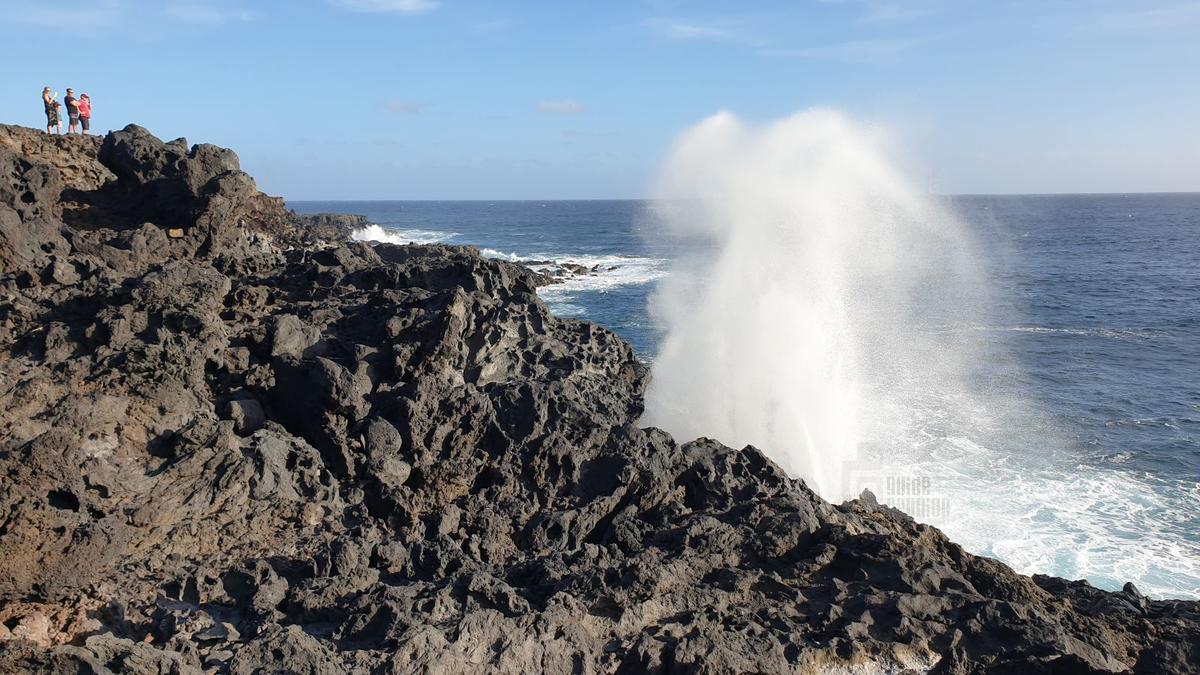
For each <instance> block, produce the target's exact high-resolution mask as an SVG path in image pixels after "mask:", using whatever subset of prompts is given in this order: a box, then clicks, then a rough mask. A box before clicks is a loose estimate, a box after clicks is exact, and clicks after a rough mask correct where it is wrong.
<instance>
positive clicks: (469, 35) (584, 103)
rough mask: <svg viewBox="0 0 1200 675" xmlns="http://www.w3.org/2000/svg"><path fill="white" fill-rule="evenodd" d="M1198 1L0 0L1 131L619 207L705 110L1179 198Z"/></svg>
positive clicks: (920, 161) (1193, 146) (282, 179)
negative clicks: (848, 123)
mask: <svg viewBox="0 0 1200 675" xmlns="http://www.w3.org/2000/svg"><path fill="white" fill-rule="evenodd" d="M1198 36H1200V2H1196V1H1180V0H1163V1H1158V0H1078V1H1070V0H1040V1H1039V0H987V1H982V0H979V1H976V0H907V1H900V0H790V1H787V0H773V1H766V0H764V1H761V2H752V1H749V0H746V1H743V2H715V1H705V0H624V1H622V0H611V1H608V2H573V1H565V0H555V1H542V0H522V1H520V2H517V1H504V0H86V1H85V0H56V1H54V2H46V1H45V0H0V59H2V60H3V63H4V64H5V65H6V66H7V67H6V68H5V69H4V71H5V72H4V75H3V77H2V79H0V122H6V123H14V124H23V125H27V126H35V127H36V126H41V125H43V124H44V123H45V118H44V116H43V113H42V107H41V103H40V100H39V97H40V94H41V89H42V87H43V86H45V85H50V86H51V87H52V88H54V89H55V90H57V91H59V92H60V95H61V92H64V91H65V89H66V88H67V87H68V86H70V87H73V88H74V89H75V90H76V92H77V93H79V92H83V91H87V92H88V93H90V94H91V96H92V99H93V101H94V108H95V112H94V118H93V126H94V129H95V130H99V131H101V132H103V131H105V130H108V129H119V128H121V127H123V126H125V125H126V124H128V123H131V122H132V123H137V124H141V125H142V126H145V127H147V128H148V129H150V130H151V131H152V132H154V133H155V134H156V135H158V136H160V137H162V138H164V139H172V138H176V137H179V136H184V137H186V138H187V139H188V140H189V141H190V142H211V143H216V144H218V145H223V146H227V147H232V148H234V149H235V150H236V151H237V152H238V154H239V155H240V156H241V158H242V165H243V168H244V169H246V170H247V171H248V172H249V173H251V175H253V176H254V177H255V178H256V179H257V180H258V182H259V186H260V188H262V189H263V190H265V191H266V192H268V193H271V194H277V195H282V196H285V197H287V198H288V199H292V200H301V199H604V198H639V197H643V196H645V195H646V194H647V192H648V191H649V189H650V187H651V184H652V180H653V176H654V175H655V172H656V170H657V167H658V165H659V162H660V161H662V158H663V157H664V156H665V154H666V153H667V151H668V149H669V148H670V146H671V144H672V142H673V141H674V140H675V139H676V138H677V136H678V135H679V134H680V133H681V132H682V131H684V130H685V129H687V128H688V127H689V126H691V125H693V124H695V123H696V122H698V121H700V120H702V119H704V118H706V117H708V116H710V115H712V114H714V113H716V112H719V111H722V110H726V111H729V112H732V113H734V114H736V115H738V116H739V117H741V118H742V119H744V120H746V121H747V122H749V123H752V124H757V123H768V122H770V121H771V120H774V119H777V118H781V117H784V116H787V115H789V114H792V113H794V112H796V111H799V110H803V109H806V108H810V107H814V106H817V107H827V108H834V109H837V110H841V111H843V112H844V113H846V114H847V115H849V116H851V117H852V118H853V119H855V120H859V121H861V122H862V123H863V124H866V125H871V126H873V127H877V128H879V129H881V130H884V131H885V133H886V136H887V138H888V139H889V148H890V149H891V152H893V153H894V155H895V157H896V158H897V161H898V162H899V163H900V164H901V165H902V166H903V167H904V170H905V171H906V172H907V173H908V174H909V175H910V178H912V179H913V180H914V181H915V182H917V183H918V184H921V183H924V184H926V185H932V186H936V187H937V188H938V189H940V190H941V191H945V192H950V193H1056V192H1165V191H1200V39H1198Z"/></svg>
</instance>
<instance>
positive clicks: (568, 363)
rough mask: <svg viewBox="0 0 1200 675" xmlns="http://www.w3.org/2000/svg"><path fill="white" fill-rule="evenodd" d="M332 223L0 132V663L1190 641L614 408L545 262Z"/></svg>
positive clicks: (1060, 649) (425, 666)
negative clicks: (362, 237) (382, 240)
mask: <svg viewBox="0 0 1200 675" xmlns="http://www.w3.org/2000/svg"><path fill="white" fill-rule="evenodd" d="M362 224H363V222H362V221H361V220H357V219H354V218H346V217H337V216H325V217H315V218H313V217H309V218H302V217H299V216H296V215H295V214H293V213H291V212H289V211H287V210H286V208H285V207H284V205H283V203H282V202H281V201H280V200H278V199H273V198H270V197H267V196H265V195H262V194H261V193H259V192H258V190H257V188H256V187H255V185H254V182H253V180H252V179H251V178H250V177H249V176H247V175H246V174H245V173H243V172H241V170H240V168H239V164H238V160H237V157H236V155H234V154H233V153H232V152H230V151H228V150H224V149H221V148H216V147H214V146H205V145H200V146H194V147H188V145H187V143H186V142H185V141H183V140H182V139H180V140H178V141H172V142H169V143H164V142H162V141H160V140H158V139H156V138H154V137H153V136H152V135H150V134H149V133H148V132H147V131H146V130H144V129H141V128H139V127H135V126H130V127H127V128H126V129H124V130H122V131H119V132H115V133H112V134H109V135H108V136H106V137H104V138H103V139H99V138H91V139H85V138H62V137H51V136H47V135H45V134H40V133H38V132H35V131H33V130H27V129H21V128H18V127H8V126H0V265H2V267H0V476H2V478H0V670H2V671H5V672H26V671H43V672H92V673H107V672H133V673H194V672H218V673H239V674H240V673H257V672H279V671H287V672H295V673H340V672H370V673H415V672H481V673H482V672H511V673H529V672H561V673H590V672H714V673H715V672H721V673H724V672H739V673H745V672H804V673H807V672H869V673H900V672H924V671H931V672H935V673H1013V672H1020V673H1101V672H1131V671H1132V672H1146V673H1150V672H1155V673H1157V672H1169V673H1185V672H1195V670H1196V669H1197V667H1198V666H1197V664H1198V659H1200V615H1198V609H1200V607H1198V605H1197V603H1194V602H1182V601H1152V600H1148V599H1146V598H1144V597H1142V596H1141V595H1140V594H1139V593H1138V592H1137V590H1136V589H1135V588H1133V587H1132V586H1127V587H1126V589H1125V590H1124V591H1121V592H1117V593H1109V592H1104V591H1100V590H1097V589H1095V588H1093V587H1091V586H1089V585H1088V584H1086V583H1085V582H1070V581H1065V580H1062V579H1056V578H1051V577H1040V576H1035V577H1032V578H1030V577H1026V576H1022V575H1018V574H1015V573H1014V572H1013V571H1011V570H1010V569H1009V568H1008V567H1006V566H1005V565H1003V564H1001V563H999V562H996V561H994V560H990V559H987V558H982V557H977V556H973V555H970V554H968V553H966V552H964V551H963V550H962V549H961V548H960V547H958V546H957V545H955V544H953V543H951V542H950V541H948V540H947V539H946V538H945V536H943V535H942V534H941V533H940V532H939V531H938V530H936V529H934V528H931V527H927V526H923V525H919V524H917V523H915V522H913V521H912V520H911V519H910V518H908V517H907V516H905V515H904V514H902V513H900V512H898V511H895V510H893V509H890V508H887V507H883V506H880V505H878V504H876V503H875V502H874V500H873V499H872V498H870V496H869V495H867V496H864V497H863V498H862V499H859V500H855V501H851V502H848V503H846V504H843V505H840V506H835V505H831V504H829V503H827V502H825V501H823V500H822V499H820V498H819V497H817V496H816V495H814V494H813V493H812V492H811V491H810V490H808V489H807V488H806V487H805V485H804V483H803V482H802V481H798V480H794V479H792V478H789V477H788V476H786V475H785V474H784V473H783V472H782V471H781V470H780V469H779V468H778V467H777V466H775V465H774V464H773V463H772V462H771V461H770V460H768V459H767V458H766V457H765V456H764V455H763V454H761V453H760V452H759V451H758V450H756V449H754V448H745V449H742V450H734V449H730V448H727V447H724V446H722V445H721V444H719V443H717V442H715V441H711V440H706V439H700V440H695V441H691V442H688V443H683V444H680V443H678V442H677V441H676V440H674V439H672V438H670V437H669V436H668V435H667V434H666V433H664V432H662V431H659V430H657V429H653V428H641V427H639V426H638V417H639V415H640V413H641V410H642V394H643V390H644V388H645V386H646V382H647V372H646V369H645V368H644V367H643V366H642V364H640V363H639V362H638V360H637V359H636V358H635V357H634V355H633V353H632V351H631V350H630V348H629V346H628V345H626V344H625V343H624V342H622V341H621V340H620V339H619V338H617V337H616V336H615V335H613V334H612V333H610V332H608V331H606V330H604V329H602V328H599V327H597V326H595V325H592V324H590V323H586V322H582V321H575V320H569V319H560V318H557V317H555V316H553V315H552V314H551V313H550V312H549V311H548V310H547V308H546V306H545V305H544V304H543V303H542V302H541V301H540V300H539V299H538V297H537V295H536V293H535V288H536V287H537V286H538V285H539V284H542V283H545V282H546V279H545V278H544V277H541V276H540V275H537V274H534V273H533V272H531V271H529V270H528V269H526V268H524V267H522V266H519V265H516V264H511V263H506V262H502V261H495V260H487V259H484V258H482V257H481V256H480V255H479V253H478V252H477V251H476V250H474V249H472V248H469V247H451V246H403V247H401V246H391V245H386V244H379V245H374V246H372V245H367V244H363V243H358V242H351V241H349V239H348V236H347V234H348V231H349V229H350V228H352V227H358V226H361V225H362Z"/></svg>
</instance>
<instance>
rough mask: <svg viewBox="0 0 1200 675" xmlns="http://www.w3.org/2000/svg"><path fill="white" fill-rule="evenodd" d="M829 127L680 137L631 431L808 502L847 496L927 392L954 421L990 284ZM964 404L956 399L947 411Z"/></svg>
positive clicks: (914, 203) (933, 221)
mask: <svg viewBox="0 0 1200 675" xmlns="http://www.w3.org/2000/svg"><path fill="white" fill-rule="evenodd" d="M884 141H885V137H884V135H883V134H882V133H881V132H880V131H879V130H877V129H873V128H870V127H865V126H862V125H858V124H855V123H854V122H852V121H850V120H848V119H847V118H846V117H844V116H843V115H841V114H839V113H837V112H834V111H830V110H809V111H805V112H801V113H799V114H796V115H794V116H792V117H789V118H787V119H784V120H781V121H778V122H775V123H773V124H770V125H768V126H765V127H761V128H753V127H747V126H746V125H744V124H742V123H741V122H739V120H737V119H736V118H735V117H734V116H732V115H730V114H728V113H721V114H718V115H715V116H713V117H711V118H709V119H707V120H705V121H703V122H701V123H700V124H698V125H697V126H695V127H694V128H692V129H691V130H689V131H687V132H686V133H684V134H683V136H682V137H681V138H680V139H679V140H678V142H677V143H676V145H675V147H674V149H673V151H672V152H671V154H670V156H669V158H668V160H667V161H666V163H665V165H664V167H663V169H662V171H661V175H660V178H659V181H658V185H657V191H656V196H657V199H656V216H657V218H659V219H661V220H662V222H663V223H664V224H665V225H666V227H667V228H668V231H669V232H670V233H671V234H672V235H673V236H674V237H676V238H678V239H680V240H681V241H686V242H689V245H688V246H686V247H684V249H683V252H682V253H681V254H680V257H679V258H678V260H677V262H676V266H675V269H674V270H673V271H672V273H671V275H670V276H669V277H667V278H666V279H665V280H664V281H663V282H662V283H661V284H660V286H659V288H658V289H657V291H656V293H655V295H654V297H653V299H652V301H651V313H652V315H653V316H655V318H656V319H657V320H658V321H660V322H661V323H662V324H663V325H664V326H665V328H666V335H665V338H664V340H663V342H662V346H661V350H660V353H659V354H658V356H657V358H656V360H655V362H654V366H653V378H652V382H651V385H650V388H649V391H648V393H647V397H646V405H647V410H646V414H645V418H644V420H643V421H644V423H646V424H649V425H654V426H658V427H661V428H664V429H666V430H667V431H669V432H671V433H672V434H673V435H675V437H676V438H679V439H681V440H684V439H691V438H695V437H699V436H708V437H712V438H716V439H718V440H720V441H722V442H724V443H726V444H729V445H733V446H735V447H740V446H742V445H754V446H756V447H758V448H759V449H761V450H763V451H764V452H765V453H767V455H768V456H770V457H771V458H772V459H774V460H775V461H776V462H777V463H779V464H780V465H781V466H782V467H783V468H784V469H785V470H787V471H788V472H789V473H791V474H793V475H798V476H800V477H802V478H804V479H805V480H806V481H807V482H808V484H809V485H810V486H811V487H813V488H814V489H815V490H816V491H817V492H818V493H819V494H821V495H822V496H824V497H826V498H828V499H833V500H840V499H843V498H847V497H850V496H856V495H857V491H858V490H860V489H861V486H860V485H859V484H858V483H856V481H855V477H854V476H853V475H852V474H853V473H854V471H855V470H856V467H859V466H860V464H858V463H856V458H857V457H858V455H859V451H860V449H861V448H862V447H864V446H865V445H869V444H871V443H874V442H878V441H882V440H884V439H885V437H886V435H887V434H889V433H894V432H895V430H896V427H897V426H898V425H899V426H902V425H904V424H905V421H904V418H905V415H907V414H909V413H908V411H911V410H915V409H920V407H921V406H920V402H919V401H916V400H915V399H917V398H920V397H922V396H925V395H927V394H928V393H929V392H937V396H938V397H939V399H941V400H946V399H954V398H957V399H959V401H960V402H961V403H962V404H963V405H964V406H965V407H970V406H969V403H968V402H969V401H972V400H976V399H975V398H974V397H973V396H972V395H971V394H970V393H969V392H968V389H969V387H968V385H967V383H968V382H969V381H970V377H969V376H968V370H969V365H970V363H971V362H972V360H973V359H974V358H976V357H977V356H978V355H977V354H975V353H974V346H973V345H972V344H970V343H969V342H966V341H964V340H963V339H962V335H963V333H962V332H961V331H945V330H939V329H938V326H939V325H943V324H944V323H945V322H946V321H953V322H956V323H969V322H971V321H972V320H973V319H972V317H973V316H977V315H978V314H979V313H980V312H981V311H983V309H984V308H985V306H986V304H987V300H986V293H985V291H984V290H983V289H986V287H987V285H986V284H985V283H984V280H983V279H982V276H983V275H982V272H981V269H980V266H979V264H978V263H977V260H976V256H975V255H974V253H973V250H972V245H971V243H970V239H969V237H967V236H966V233H965V230H964V229H963V228H962V227H961V226H960V225H959V224H958V222H957V221H956V220H955V218H953V217H952V216H951V215H950V214H949V213H947V212H946V211H944V210H943V209H942V208H941V207H940V205H939V204H938V203H937V202H936V200H935V199H933V198H930V197H928V196H926V195H924V194H922V192H921V191H919V190H917V189H915V188H914V187H913V186H912V185H910V184H909V183H908V182H907V181H906V180H905V179H904V178H903V176H902V175H901V174H900V172H899V171H897V169H896V168H894V167H893V165H892V164H891V163H890V162H889V161H888V159H887V158H886V156H885V152H884V150H883V148H884ZM959 392H961V393H962V396H957V395H956V394H957V393H959Z"/></svg>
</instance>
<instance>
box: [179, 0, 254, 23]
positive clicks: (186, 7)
mask: <svg viewBox="0 0 1200 675" xmlns="http://www.w3.org/2000/svg"><path fill="white" fill-rule="evenodd" d="M166 12H167V16H169V17H171V18H172V19H176V20H178V21H183V22H186V23H207V24H222V23H230V22H239V21H253V20H254V19H257V18H258V16H259V15H258V13H257V12H253V11H251V10H248V9H240V8H233V7H218V6H215V5H208V4H203V3H197V2H189V3H175V4H171V5H167V9H166Z"/></svg>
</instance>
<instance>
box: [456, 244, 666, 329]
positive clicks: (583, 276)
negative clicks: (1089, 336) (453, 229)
mask: <svg viewBox="0 0 1200 675" xmlns="http://www.w3.org/2000/svg"><path fill="white" fill-rule="evenodd" d="M480 253H482V254H483V255H485V256H487V257H489V258H496V259H499V260H507V261H509V262H519V263H524V264H525V265H527V266H528V267H529V268H530V269H532V270H533V271H535V272H538V273H543V274H556V275H559V278H560V280H559V281H558V282H557V283H554V284H550V285H547V286H542V287H541V288H539V289H538V295H540V296H541V297H542V298H543V299H544V300H546V301H547V302H549V303H550V304H551V306H553V307H554V309H555V310H556V311H558V312H560V313H564V314H569V315H571V316H578V315H580V314H582V313H583V309H582V307H580V306H579V305H577V304H575V303H574V302H572V301H573V300H574V298H575V296H576V294H578V293H580V292H585V291H599V292H601V293H604V292H607V291H610V290H613V289H615V288H620V287H623V286H642V285H645V284H649V283H653V282H655V281H657V280H659V279H662V278H663V277H665V276H666V275H667V274H668V272H669V269H670V261H669V260H666V259H664V258H645V257H639V256H624V255H581V254H562V253H538V254H530V255H521V254H517V253H506V252H504V251H497V250H495V249H490V248H484V249H481V250H480ZM563 265H578V266H580V267H584V268H587V269H588V270H589V271H588V272H585V273H573V272H564V271H563V268H562V266H563Z"/></svg>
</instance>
